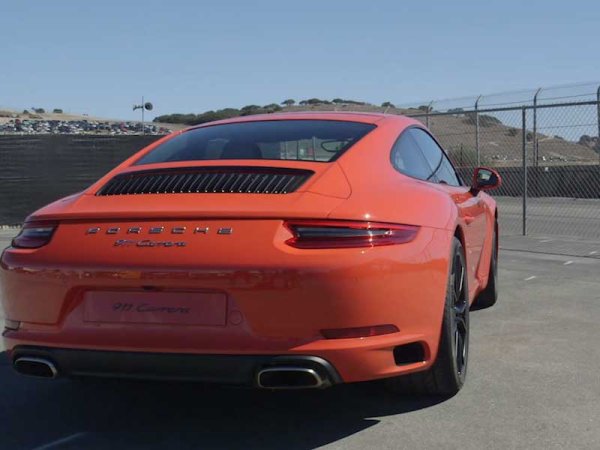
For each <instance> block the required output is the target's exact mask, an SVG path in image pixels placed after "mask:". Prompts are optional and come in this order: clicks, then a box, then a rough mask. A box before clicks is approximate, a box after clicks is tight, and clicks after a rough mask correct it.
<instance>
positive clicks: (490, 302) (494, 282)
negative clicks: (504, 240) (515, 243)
mask: <svg viewBox="0 0 600 450" xmlns="http://www.w3.org/2000/svg"><path fill="white" fill-rule="evenodd" d="M492 239H493V240H492V255H491V260H490V274H489V276H488V284H487V286H486V287H485V289H484V290H483V291H481V292H480V293H479V295H478V296H477V298H476V299H475V302H474V305H475V307H476V308H477V309H484V308H489V307H490V306H494V305H495V304H496V301H497V300H498V245H497V242H498V237H497V235H496V228H494V236H493V238H492Z"/></svg>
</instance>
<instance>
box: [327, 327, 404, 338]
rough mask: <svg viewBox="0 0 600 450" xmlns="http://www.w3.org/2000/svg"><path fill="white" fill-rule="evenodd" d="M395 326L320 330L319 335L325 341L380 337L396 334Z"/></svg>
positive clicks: (396, 328)
mask: <svg viewBox="0 0 600 450" xmlns="http://www.w3.org/2000/svg"><path fill="white" fill-rule="evenodd" d="M398 331H400V330H398V327H397V326H396V325H374V326H370V327H357V328H332V329H329V330H321V334H322V335H323V337H325V338H326V339H351V338H362V337H371V336H381V335H382V334H391V333H397V332H398Z"/></svg>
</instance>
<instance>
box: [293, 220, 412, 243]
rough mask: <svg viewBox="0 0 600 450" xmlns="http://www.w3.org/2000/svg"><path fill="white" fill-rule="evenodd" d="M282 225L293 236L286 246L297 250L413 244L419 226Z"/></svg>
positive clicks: (299, 222) (304, 222) (336, 222)
mask: <svg viewBox="0 0 600 450" xmlns="http://www.w3.org/2000/svg"><path fill="white" fill-rule="evenodd" d="M285 226H286V227H287V228H288V229H289V230H290V231H291V233H292V234H293V236H294V237H292V238H290V239H288V240H287V241H286V244H288V245H290V246H292V247H296V248H306V249H309V248H313V249H318V248H353V247H354V248H355V247H377V246H382V245H395V244H404V243H407V242H410V241H412V240H413V239H414V238H415V237H416V235H417V232H418V231H419V227H417V226H412V225H397V224H389V223H376V222H350V221H343V220H326V221H324V220H320V221H318V220H315V221H312V220H290V221H286V222H285Z"/></svg>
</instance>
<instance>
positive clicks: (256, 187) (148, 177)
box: [96, 166, 314, 195]
mask: <svg viewBox="0 0 600 450" xmlns="http://www.w3.org/2000/svg"><path fill="white" fill-rule="evenodd" d="M313 174H314V172H312V171H310V170H302V169H282V168H279V167H232V166H226V167H191V168H182V169H161V170H152V171H139V172H130V173H124V174H120V175H117V176H115V177H114V178H113V179H112V180H110V181H109V182H108V183H107V184H106V185H105V186H104V187H103V188H102V189H100V191H98V193H97V194H96V195H134V194H188V193H189V194H220V193H223V194H225V193H237V194H288V193H290V192H294V191H296V190H297V189H298V188H299V187H300V186H302V184H304V182H306V180H308V178H310V177H311V175H313Z"/></svg>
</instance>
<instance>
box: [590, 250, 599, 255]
mask: <svg viewBox="0 0 600 450" xmlns="http://www.w3.org/2000/svg"><path fill="white" fill-rule="evenodd" d="M596 253H598V252H597V251H596V250H594V251H593V252H590V255H595V254H596Z"/></svg>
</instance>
